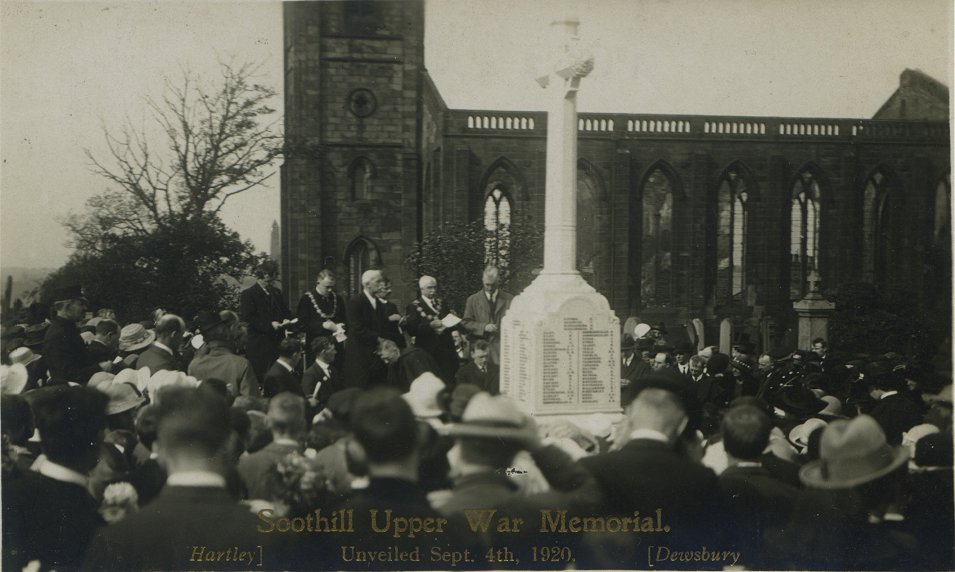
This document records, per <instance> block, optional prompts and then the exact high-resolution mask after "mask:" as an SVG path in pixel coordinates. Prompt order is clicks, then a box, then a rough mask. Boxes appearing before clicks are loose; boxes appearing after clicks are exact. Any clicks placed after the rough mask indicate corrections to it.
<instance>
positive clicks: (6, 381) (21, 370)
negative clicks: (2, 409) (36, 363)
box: [0, 363, 30, 395]
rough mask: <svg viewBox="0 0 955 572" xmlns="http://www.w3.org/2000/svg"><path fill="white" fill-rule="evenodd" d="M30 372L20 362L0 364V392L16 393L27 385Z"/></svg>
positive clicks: (6, 393)
mask: <svg viewBox="0 0 955 572" xmlns="http://www.w3.org/2000/svg"><path fill="white" fill-rule="evenodd" d="M29 379H30V374H28V373H27V368H26V367H25V366H24V365H23V364H20V363H15V364H13V365H2V366H0V393H3V394H5V395H17V394H19V393H21V392H22V391H23V389H24V388H25V387H26V386H27V381H28V380H29Z"/></svg>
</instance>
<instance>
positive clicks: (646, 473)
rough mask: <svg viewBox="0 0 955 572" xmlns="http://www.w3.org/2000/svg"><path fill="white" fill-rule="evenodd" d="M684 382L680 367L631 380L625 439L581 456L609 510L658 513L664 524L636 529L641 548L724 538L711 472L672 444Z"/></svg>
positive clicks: (678, 430) (680, 423)
mask: <svg viewBox="0 0 955 572" xmlns="http://www.w3.org/2000/svg"><path fill="white" fill-rule="evenodd" d="M686 383H687V382H686V380H685V379H684V378H683V377H682V376H680V375H679V374H678V373H676V372H674V371H672V370H663V371H660V372H654V373H652V374H650V375H647V376H644V377H643V378H641V380H640V383H638V384H632V385H631V387H630V388H628V392H627V394H628V395H626V396H625V397H629V395H630V394H632V393H634V392H638V393H636V397H635V398H634V399H633V401H632V402H631V403H629V404H628V405H627V409H626V416H627V421H628V422H629V429H630V431H631V432H630V434H629V436H627V437H628V439H629V440H628V441H627V442H626V443H625V444H624V445H623V446H622V447H621V448H620V449H618V450H616V451H612V452H609V453H603V454H599V455H595V456H592V457H584V458H582V459H581V460H580V461H579V462H580V463H581V464H582V465H583V466H584V467H585V468H586V469H588V470H589V471H590V472H591V474H593V475H594V477H595V478H596V479H597V482H598V484H599V485H600V488H601V491H602V492H603V495H604V498H605V499H608V500H607V506H606V507H604V508H605V513H606V514H608V515H629V516H632V515H633V513H634V511H639V512H640V515H641V516H653V517H656V516H657V514H658V513H657V511H658V510H659V511H660V515H661V522H660V523H657V524H656V525H655V526H654V527H652V528H653V530H648V531H645V532H644V531H642V532H641V538H642V539H643V546H646V545H648V544H649V545H658V544H665V545H667V546H670V547H672V548H673V549H678V548H677V547H682V549H686V548H688V547H691V546H700V544H699V543H700V542H705V543H706V544H707V545H719V543H720V540H721V538H720V528H719V526H717V524H718V522H719V519H721V518H722V516H723V515H722V512H721V508H722V503H721V495H720V490H719V484H718V482H717V479H716V475H715V474H714V473H713V471H711V470H710V469H708V468H706V467H704V466H702V465H701V464H699V463H698V462H696V461H694V460H692V459H691V458H689V456H687V454H686V453H685V452H683V451H681V450H680V449H678V448H677V447H676V445H677V442H678V439H679V437H680V435H681V434H682V433H683V431H684V429H685V428H686V426H687V423H688V422H689V419H688V417H687V413H686V407H687V404H686V403H685V402H684V399H685V397H684V395H685V394H686V393H687V391H688V389H687V388H686ZM610 536H613V535H610ZM617 536H619V535H617ZM604 540H607V541H609V542H610V543H611V545H612V546H614V549H615V550H629V549H632V550H637V551H643V550H644V548H643V546H637V544H634V543H633V541H632V539H631V540H627V541H626V543H627V546H621V545H619V544H617V543H616V542H614V539H611V538H605V539H604ZM617 542H619V540H617ZM627 547H631V548H627ZM600 553H601V551H600V550H597V551H595V552H594V554H597V555H598V556H599V554H600ZM632 557H633V558H636V557H637V554H636V553H634V554H632ZM629 561H631V562H635V561H636V560H629ZM593 564H607V563H603V562H595V563H593ZM588 565H589V564H588ZM602 567H605V566H602Z"/></svg>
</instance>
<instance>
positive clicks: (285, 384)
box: [262, 336, 304, 398]
mask: <svg viewBox="0 0 955 572" xmlns="http://www.w3.org/2000/svg"><path fill="white" fill-rule="evenodd" d="M301 363H302V340H300V339H299V338H297V337H294V336H289V337H287V338H285V339H284V340H282V341H281V342H279V359H277V360H275V363H273V364H272V367H270V368H269V371H267V372H266V373H265V380H264V381H263V382H262V394H263V395H265V397H268V398H272V397H275V396H276V395H278V394H280V393H284V392H286V391H288V392H290V393H294V394H296V395H304V394H303V393H302V383H301V381H302V374H301V373H300V370H299V366H300V365H301Z"/></svg>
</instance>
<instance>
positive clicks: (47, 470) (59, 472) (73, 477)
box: [36, 459, 89, 489]
mask: <svg viewBox="0 0 955 572" xmlns="http://www.w3.org/2000/svg"><path fill="white" fill-rule="evenodd" d="M36 472H38V473H40V474H41V475H43V476H44V477H50V478H51V479H53V480H54V481H60V482H61V483H73V484H74V485H79V486H81V487H83V488H84V489H85V488H86V486H87V484H89V477H87V476H86V475H84V474H83V473H80V472H77V471H74V470H73V469H70V468H68V467H64V466H63V465H60V464H59V463H54V462H53V461H51V460H49V459H46V460H45V461H44V462H43V463H41V464H40V466H39V467H37V469H36Z"/></svg>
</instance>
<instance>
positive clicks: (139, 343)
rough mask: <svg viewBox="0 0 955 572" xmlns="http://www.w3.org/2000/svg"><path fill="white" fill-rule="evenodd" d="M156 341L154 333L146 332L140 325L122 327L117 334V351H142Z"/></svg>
mask: <svg viewBox="0 0 955 572" xmlns="http://www.w3.org/2000/svg"><path fill="white" fill-rule="evenodd" d="M155 339H156V332H154V331H152V330H147V329H146V328H145V327H143V325H142V324H129V325H128V326H123V329H122V330H120V332H119V349H120V350H122V351H124V352H132V351H136V350H140V349H143V348H145V347H147V346H149V344H151V343H153V341H154V340H155Z"/></svg>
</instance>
